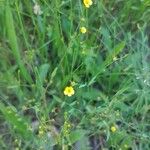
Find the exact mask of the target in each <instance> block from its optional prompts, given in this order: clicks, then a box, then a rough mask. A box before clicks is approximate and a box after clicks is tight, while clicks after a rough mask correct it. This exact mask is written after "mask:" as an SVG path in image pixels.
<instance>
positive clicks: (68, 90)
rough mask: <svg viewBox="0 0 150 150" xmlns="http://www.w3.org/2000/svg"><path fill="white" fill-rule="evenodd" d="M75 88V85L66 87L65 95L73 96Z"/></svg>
mask: <svg viewBox="0 0 150 150" xmlns="http://www.w3.org/2000/svg"><path fill="white" fill-rule="evenodd" d="M74 93H75V92H74V89H73V87H72V86H67V87H66V88H65V90H64V95H67V96H69V97H70V96H72V95H74Z"/></svg>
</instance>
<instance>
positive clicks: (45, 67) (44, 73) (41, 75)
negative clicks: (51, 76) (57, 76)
mask: <svg viewBox="0 0 150 150" xmlns="http://www.w3.org/2000/svg"><path fill="white" fill-rule="evenodd" d="M49 67H50V65H49V64H43V65H41V66H40V68H39V78H40V81H41V82H42V83H43V82H44V80H45V79H46V76H47V73H48V70H49Z"/></svg>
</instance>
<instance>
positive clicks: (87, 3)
mask: <svg viewBox="0 0 150 150" xmlns="http://www.w3.org/2000/svg"><path fill="white" fill-rule="evenodd" d="M83 3H84V5H85V7H87V8H89V7H90V6H91V5H92V4H93V2H92V0H83Z"/></svg>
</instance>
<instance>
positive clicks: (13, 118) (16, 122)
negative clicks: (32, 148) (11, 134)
mask: <svg viewBox="0 0 150 150" xmlns="http://www.w3.org/2000/svg"><path fill="white" fill-rule="evenodd" d="M0 111H1V112H2V114H3V116H4V118H5V119H6V121H7V122H8V123H9V124H11V125H12V126H13V130H14V131H16V132H17V133H19V134H20V135H21V136H22V137H23V138H25V139H28V140H31V139H32V135H33V134H32V132H31V130H30V128H29V125H28V123H27V122H26V121H25V120H24V118H22V117H21V116H19V115H18V113H17V111H16V110H15V109H14V108H13V107H6V106H5V105H4V104H3V103H2V102H0Z"/></svg>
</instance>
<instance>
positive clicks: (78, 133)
mask: <svg viewBox="0 0 150 150" xmlns="http://www.w3.org/2000/svg"><path fill="white" fill-rule="evenodd" d="M85 135H86V131H85V130H75V131H72V132H71V133H70V135H69V142H70V144H73V143H75V142H77V141H79V140H80V139H81V138H83V137H84V136H85Z"/></svg>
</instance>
